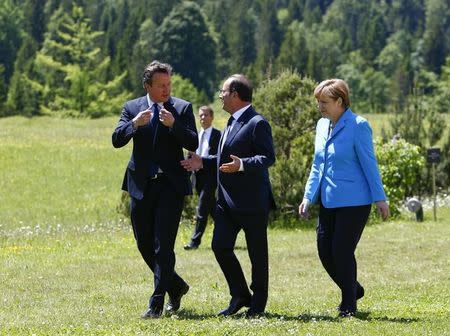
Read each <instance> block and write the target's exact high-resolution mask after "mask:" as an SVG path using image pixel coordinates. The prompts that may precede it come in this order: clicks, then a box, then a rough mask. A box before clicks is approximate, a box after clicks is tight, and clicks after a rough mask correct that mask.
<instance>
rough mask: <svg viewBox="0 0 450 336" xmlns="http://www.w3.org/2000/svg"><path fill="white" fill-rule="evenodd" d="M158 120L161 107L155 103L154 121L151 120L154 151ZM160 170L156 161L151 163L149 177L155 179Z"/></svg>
mask: <svg viewBox="0 0 450 336" xmlns="http://www.w3.org/2000/svg"><path fill="white" fill-rule="evenodd" d="M158 120H159V106H158V104H156V103H154V104H153V116H152V119H151V120H150V127H151V129H152V137H153V139H152V144H151V145H152V147H153V151H154V150H155V141H156V131H157V125H158ZM158 170H159V166H158V164H157V163H156V162H154V161H150V167H149V170H148V176H150V177H153V176H155V175H156V174H157V173H158Z"/></svg>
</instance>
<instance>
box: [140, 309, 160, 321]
mask: <svg viewBox="0 0 450 336" xmlns="http://www.w3.org/2000/svg"><path fill="white" fill-rule="evenodd" d="M161 315H162V308H159V307H149V308H148V309H147V310H146V311H145V312H144V314H142V316H141V318H143V319H152V318H159V317H161Z"/></svg>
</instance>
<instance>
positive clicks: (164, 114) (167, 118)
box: [159, 108, 175, 127]
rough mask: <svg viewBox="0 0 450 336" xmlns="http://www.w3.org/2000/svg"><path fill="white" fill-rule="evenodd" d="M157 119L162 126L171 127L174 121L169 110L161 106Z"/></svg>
mask: <svg viewBox="0 0 450 336" xmlns="http://www.w3.org/2000/svg"><path fill="white" fill-rule="evenodd" d="M159 121H161V123H162V124H163V125H164V126H167V127H172V126H173V123H174V122H175V118H174V117H173V115H172V113H171V112H170V111H167V110H166V109H165V108H162V109H161V111H159Z"/></svg>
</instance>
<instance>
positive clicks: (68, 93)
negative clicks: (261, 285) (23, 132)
mask: <svg viewBox="0 0 450 336" xmlns="http://www.w3.org/2000/svg"><path fill="white" fill-rule="evenodd" d="M449 54H450V9H449V6H448V0H389V1H380V0H363V1H360V0H320V1H312V0H255V1H250V0H242V1H238V2H236V1H231V0H224V1H217V0H197V1H184V0H166V1H163V2H161V1H157V0H139V1H130V0H104V1H99V2H92V1H86V0H77V1H69V0H43V1H33V0H22V1H19V0H2V1H1V2H0V73H1V75H2V76H1V78H0V116H12V115H22V116H27V117H32V116H39V115H51V116H58V117H76V118H97V117H102V116H107V115H118V114H119V113H120V107H121V106H122V104H123V102H124V101H125V100H127V99H128V98H131V97H133V96H137V95H141V94H143V89H142V86H141V83H140V81H141V78H140V77H141V72H142V68H143V66H144V65H145V64H146V63H148V62H150V61H151V60H152V59H155V58H158V59H160V60H162V61H166V62H169V63H171V64H172V65H173V66H174V70H175V73H176V74H175V76H173V94H174V95H179V96H180V97H182V98H185V99H187V100H190V101H192V102H193V104H194V108H195V109H197V107H198V106H200V105H204V104H208V103H209V104H212V105H213V106H214V107H215V111H216V113H217V112H218V110H219V111H220V107H219V104H218V103H217V101H214V92H215V88H217V87H219V86H220V83H221V81H222V80H223V79H224V78H225V77H226V76H228V75H229V74H231V73H236V72H240V73H245V74H246V75H248V76H249V77H250V78H251V80H252V82H253V84H254V87H255V88H256V92H255V105H256V107H257V110H259V111H260V112H261V113H262V114H263V115H264V116H265V117H266V118H267V119H268V120H269V121H270V122H271V124H272V127H273V133H274V139H275V147H276V150H277V158H278V160H277V163H276V165H275V166H274V167H273V168H272V179H273V180H272V182H273V186H274V191H275V194H276V197H277V199H278V204H279V207H280V209H279V212H278V213H277V215H281V214H283V216H288V215H289V214H291V213H293V212H295V211H296V206H297V203H298V201H299V200H300V199H301V195H302V193H303V188H304V183H305V180H306V176H307V173H308V171H309V162H310V160H311V157H312V153H311V151H312V141H313V132H314V124H315V122H316V120H317V118H318V117H319V116H318V113H317V112H316V111H315V107H314V101H313V98H312V89H313V87H314V85H315V83H317V82H318V81H321V80H323V79H325V78H329V77H341V78H343V79H345V80H346V81H347V82H348V83H349V84H350V88H351V99H352V109H353V110H354V111H355V112H356V113H359V114H364V115H371V114H377V113H378V114H379V115H380V114H381V113H389V114H390V115H392V116H393V117H392V118H391V120H390V123H389V127H388V128H386V130H385V132H384V133H383V137H382V140H381V142H380V144H379V146H383V143H388V142H389V141H390V140H391V138H392V137H393V136H394V135H397V134H398V135H399V136H400V137H401V138H402V139H404V140H405V141H406V142H408V143H412V144H415V145H417V146H419V147H420V155H421V156H424V155H425V152H426V149H427V148H428V147H431V146H438V147H441V148H442V158H443V159H442V162H441V163H440V164H439V165H438V166H437V174H438V178H437V183H438V187H439V188H441V189H443V190H445V189H446V188H448V186H449V183H450V178H449V176H450V165H449V162H450V131H449V127H447V124H448V114H449V110H450V57H449ZM446 121H447V122H446ZM218 124H219V125H220V122H219V123H218ZM218 124H217V123H216V125H218ZM219 127H220V126H219ZM406 148H412V147H406ZM414 153H415V152H414ZM414 169H415V168H414ZM416 181H417V188H414V190H411V189H410V190H409V191H408V193H415V194H418V195H419V196H423V195H426V194H428V193H429V190H430V183H431V173H430V167H429V165H425V166H423V167H422V168H420V178H419V179H417V180H416ZM188 203H189V204H191V205H192V204H193V202H188ZM190 207H192V206H190ZM191 210H192V211H190V212H189V211H188V212H187V213H193V209H191Z"/></svg>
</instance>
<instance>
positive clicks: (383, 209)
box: [375, 201, 390, 220]
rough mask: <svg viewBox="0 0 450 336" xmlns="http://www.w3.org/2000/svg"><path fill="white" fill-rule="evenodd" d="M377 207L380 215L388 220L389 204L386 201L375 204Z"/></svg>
mask: <svg viewBox="0 0 450 336" xmlns="http://www.w3.org/2000/svg"><path fill="white" fill-rule="evenodd" d="M375 204H376V205H377V209H378V213H379V214H380V216H381V218H382V219H383V220H386V219H388V218H389V216H390V211H389V204H387V203H386V201H378V202H376V203H375Z"/></svg>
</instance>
